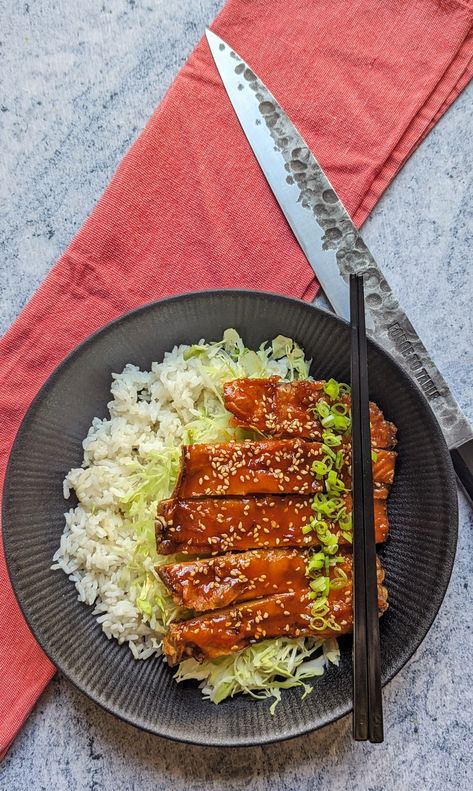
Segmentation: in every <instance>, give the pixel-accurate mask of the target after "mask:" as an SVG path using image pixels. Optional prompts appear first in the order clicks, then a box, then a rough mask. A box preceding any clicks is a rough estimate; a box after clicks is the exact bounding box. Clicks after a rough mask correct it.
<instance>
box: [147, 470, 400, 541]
mask: <svg viewBox="0 0 473 791" xmlns="http://www.w3.org/2000/svg"><path fill="white" fill-rule="evenodd" d="M374 496H375V500H374V516H375V533H376V543H381V542H383V541H386V539H387V537H388V531H389V526H388V515H387V507H386V498H387V496H388V487H387V486H382V485H381V486H380V487H379V488H376V489H375V490H374ZM344 499H345V503H346V508H347V513H350V511H351V498H350V496H349V495H347V496H346V497H345V498H344ZM312 500H313V498H312V496H311V495H306V496H304V495H294V494H293V495H281V496H280V497H275V496H259V497H242V498H239V497H238V498H237V497H234V498H232V497H228V498H227V497H222V498H219V497H208V498H204V499H195V500H194V499H189V500H186V499H179V498H174V499H172V500H162V501H161V503H160V504H159V506H158V517H157V520H156V546H157V550H158V553H159V554H160V555H170V554H173V553H175V552H181V553H184V554H188V555H191V554H192V555H206V554H209V553H211V554H220V553H222V552H228V551H229V550H239V551H244V550H248V549H258V548H269V547H313V546H318V545H319V540H318V538H317V536H316V534H315V532H314V531H312V532H310V533H308V534H307V535H304V534H303V533H302V528H303V527H304V525H306V524H307V523H308V522H309V520H310V519H311V517H312V516H314V511H313V509H312ZM331 531H332V532H335V533H337V528H336V526H332V527H331ZM338 538H339V543H340V544H344V543H347V541H346V539H345V538H344V537H343V536H342V535H341V533H340V532H339V535H338Z"/></svg>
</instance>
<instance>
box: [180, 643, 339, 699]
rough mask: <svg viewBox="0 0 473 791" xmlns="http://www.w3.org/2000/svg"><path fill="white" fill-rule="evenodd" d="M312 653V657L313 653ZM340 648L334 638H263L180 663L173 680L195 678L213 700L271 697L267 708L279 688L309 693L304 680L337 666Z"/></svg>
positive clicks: (279, 693)
mask: <svg viewBox="0 0 473 791" xmlns="http://www.w3.org/2000/svg"><path fill="white" fill-rule="evenodd" d="M314 655H315V656H314ZM339 659H340V651H339V648H338V644H337V641H336V640H333V639H331V640H320V639H312V638H308V639H307V638H306V639H304V638H298V639H288V638H285V637H281V638H279V639H277V640H265V641H264V642H262V643H258V644H256V645H253V646H250V647H249V648H246V649H245V650H244V651H241V652H240V653H239V654H234V655H232V656H225V657H222V658H221V659H217V660H215V661H213V662H209V661H207V662H203V663H202V664H199V663H198V662H196V660H195V659H185V660H184V661H183V662H181V664H180V666H179V669H178V671H177V673H176V675H175V679H176V681H178V682H179V681H188V680H189V679H196V680H198V681H200V682H201V684H200V687H201V689H202V693H203V695H204V697H206V698H208V699H210V700H211V701H212V702H213V703H220V702H221V701H222V700H224V699H225V698H229V697H233V696H234V695H236V694H237V693H239V692H241V693H243V694H247V695H251V696H252V697H253V698H259V699H261V698H267V697H273V698H274V702H273V703H272V705H271V707H270V711H271V713H272V714H274V710H275V708H276V706H277V704H278V703H279V701H280V699H281V689H289V688H290V687H303V690H304V692H303V695H302V697H305V696H306V695H308V694H309V693H310V692H312V686H311V685H310V684H308V683H307V681H306V680H307V679H309V678H314V677H315V676H321V675H323V673H324V670H325V667H326V666H327V665H328V664H329V662H332V663H333V664H335V665H338V662H339Z"/></svg>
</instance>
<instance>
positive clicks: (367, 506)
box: [350, 275, 383, 742]
mask: <svg viewBox="0 0 473 791" xmlns="http://www.w3.org/2000/svg"><path fill="white" fill-rule="evenodd" d="M350 314H351V386H352V396H351V397H352V490H353V491H352V496H353V738H354V739H356V740H359V741H366V740H368V739H369V740H370V741H371V742H382V741H383V707H382V696H381V656H380V644H379V621H378V584H377V574H376V544H375V534H374V512H373V473H372V456H371V436H370V418H369V395H368V355H367V344H366V327H365V309H364V291H363V278H362V277H361V276H358V275H351V276H350Z"/></svg>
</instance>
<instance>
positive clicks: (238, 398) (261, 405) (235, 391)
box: [223, 376, 396, 449]
mask: <svg viewBox="0 0 473 791" xmlns="http://www.w3.org/2000/svg"><path fill="white" fill-rule="evenodd" d="M325 384H326V383H325V381H324V380H322V381H310V380H309V379H304V380H301V381H297V382H284V381H283V380H282V379H279V377H277V376H272V377H271V378H269V379H234V380H233V381H231V382H227V383H226V384H225V385H224V388H223V394H224V403H225V407H226V408H227V409H228V411H229V412H231V413H232V414H233V415H234V416H235V422H236V423H237V425H239V426H243V427H246V428H250V427H254V428H256V429H257V430H258V431H261V432H262V433H263V434H267V435H268V436H272V437H301V438H303V439H312V440H320V441H321V440H322V433H323V431H325V430H326V429H324V427H323V426H322V424H321V422H320V418H319V416H318V415H317V413H316V411H315V409H314V407H315V404H316V403H317V402H318V401H326V402H327V403H328V404H332V403H334V401H333V399H331V398H330V396H328V395H327V394H326V393H325V392H324V385H325ZM337 400H338V402H340V403H343V404H345V405H346V406H348V407H349V406H350V404H351V400H350V396H349V395H342V396H341V397H340V398H339V399H337ZM370 423H371V444H372V445H373V447H375V448H386V449H390V448H394V447H395V445H396V426H395V425H394V423H390V422H389V421H388V420H385V418H384V415H383V413H382V412H381V410H380V408H379V407H378V406H377V405H376V404H374V403H370ZM349 436H350V434H349V433H348V434H347V436H346V439H347V440H348V439H349Z"/></svg>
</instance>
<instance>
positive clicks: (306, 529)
mask: <svg viewBox="0 0 473 791" xmlns="http://www.w3.org/2000/svg"><path fill="white" fill-rule="evenodd" d="M301 529H302V535H303V536H306V535H307V534H308V533H311V532H312V525H310V524H309V525H303V527H302V528H301Z"/></svg>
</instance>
